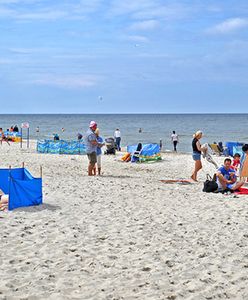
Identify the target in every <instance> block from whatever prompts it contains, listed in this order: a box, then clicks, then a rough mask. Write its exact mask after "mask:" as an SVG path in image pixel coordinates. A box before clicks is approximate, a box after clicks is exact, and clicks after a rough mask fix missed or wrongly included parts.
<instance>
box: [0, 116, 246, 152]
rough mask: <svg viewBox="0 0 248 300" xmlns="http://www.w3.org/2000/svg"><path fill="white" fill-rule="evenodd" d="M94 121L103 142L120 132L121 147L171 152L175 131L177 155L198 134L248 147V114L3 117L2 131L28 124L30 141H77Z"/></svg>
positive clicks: (205, 139) (188, 149)
mask: <svg viewBox="0 0 248 300" xmlns="http://www.w3.org/2000/svg"><path fill="white" fill-rule="evenodd" d="M91 120H94V121H96V122H97V124H98V127H99V130H100V135H101V136H102V137H103V138H107V137H111V136H113V134H114V131H115V129H116V128H119V129H120V131H121V136H122V140H121V146H122V147H124V146H127V145H133V144H137V143H140V142H141V143H159V142H160V140H161V141H162V150H172V149H173V147H172V142H171V138H170V136H171V134H172V131H173V130H175V131H176V133H177V134H178V136H179V144H178V152H191V141H192V135H193V133H194V132H196V131H197V130H201V131H202V132H203V135H204V136H203V138H202V140H201V142H202V143H205V142H206V143H213V142H219V141H222V142H223V143H225V142H227V141H233V142H246V143H248V114H0V127H2V128H3V130H4V131H5V130H6V129H7V128H10V127H11V126H14V125H17V126H18V127H19V128H20V127H21V124H22V123H26V122H28V123H29V126H30V128H29V134H30V139H49V138H52V137H53V134H55V133H57V134H59V136H60V139H64V140H76V139H77V134H78V133H81V134H82V135H84V134H85V132H86V130H87V128H88V124H89V122H90V121H91ZM37 127H39V132H36V128H37ZM62 128H64V131H62ZM23 137H24V138H26V137H27V129H23Z"/></svg>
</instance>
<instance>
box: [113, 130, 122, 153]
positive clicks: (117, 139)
mask: <svg viewBox="0 0 248 300" xmlns="http://www.w3.org/2000/svg"><path fill="white" fill-rule="evenodd" d="M114 138H115V142H116V147H117V150H118V151H121V132H120V129H119V128H116V130H115V133H114Z"/></svg>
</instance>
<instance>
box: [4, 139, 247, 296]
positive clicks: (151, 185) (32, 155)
mask: <svg viewBox="0 0 248 300" xmlns="http://www.w3.org/2000/svg"><path fill="white" fill-rule="evenodd" d="M19 147H20V146H19V145H18V144H11V146H10V147H9V146H8V145H7V144H6V143H3V145H2V146H0V158H1V160H0V161H1V162H0V167H1V168H8V166H9V165H11V166H12V167H20V166H21V164H22V162H25V166H26V167H27V169H28V170H29V171H30V172H31V173H32V174H33V175H34V176H37V177H38V176H39V172H40V165H42V167H43V196H44V199H43V202H44V204H43V205H41V206H38V207H28V208H20V209H16V210H14V211H11V212H0V227H1V239H0V240H1V243H0V274H1V280H0V299H8V300H10V299H23V300H24V299H25V300H26V299H27V300H34V299H96V300H98V299H109V300H114V299H115V300H119V299H125V300H131V299H142V300H144V299H154V300H157V299H169V300H174V299H192V300H193V299H194V300H201V299H248V288H247V285H248V231H247V222H248V214H247V208H248V195H247V196H245V195H239V196H238V197H234V195H222V194H206V193H203V192H202V187H203V181H204V180H205V178H206V173H210V174H211V175H212V174H213V173H214V171H215V169H214V167H213V165H211V164H209V163H208V162H206V161H205V160H203V171H201V172H200V173H199V183H194V184H190V185H182V184H164V183H162V182H160V179H177V178H185V179H188V178H189V176H190V174H191V171H192V169H193V161H192V158H191V155H190V154H174V153H163V160H162V161H161V162H157V163H149V164H148V163H145V164H132V163H123V162H120V157H121V155H122V154H121V153H118V154H117V155H116V156H105V155H103V157H102V164H103V166H102V170H103V175H102V176H101V177H99V176H96V177H88V176H87V164H88V160H87V157H86V156H70V155H63V156H62V155H51V154H38V153H36V151H35V143H34V142H32V143H31V148H30V149H26V148H24V149H20V148H19ZM215 159H216V161H217V162H218V163H221V162H222V161H223V158H221V157H217V158H216V157H215Z"/></svg>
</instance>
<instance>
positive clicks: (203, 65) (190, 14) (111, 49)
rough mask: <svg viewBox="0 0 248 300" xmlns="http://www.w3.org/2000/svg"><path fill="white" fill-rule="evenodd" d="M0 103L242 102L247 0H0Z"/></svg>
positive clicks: (151, 107)
mask: <svg viewBox="0 0 248 300" xmlns="http://www.w3.org/2000/svg"><path fill="white" fill-rule="evenodd" d="M0 108H1V109H0V113H115V112H116V113H128V112H131V113H135V112H137V113H138V112H140V113H142V112H143V113H149V112H159V113H176V112H181V113H188V112H247V111H248V1H247V0H220V1H218V0H208V1H202V0H201V1H200V0H199V1H177V0H173V1H172V0H171V1H167V0H113V1H111V0H109V1H105V0H81V1H80V0H67V1H66V0H60V1H55V0H0Z"/></svg>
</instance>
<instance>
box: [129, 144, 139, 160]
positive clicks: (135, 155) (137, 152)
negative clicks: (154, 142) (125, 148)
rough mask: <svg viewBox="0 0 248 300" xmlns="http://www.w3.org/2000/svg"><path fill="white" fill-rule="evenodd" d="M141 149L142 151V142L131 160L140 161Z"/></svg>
mask: <svg viewBox="0 0 248 300" xmlns="http://www.w3.org/2000/svg"><path fill="white" fill-rule="evenodd" d="M141 151H142V144H141V143H139V144H138V146H137V149H136V150H135V151H134V153H133V154H132V156H131V162H140V154H141Z"/></svg>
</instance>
